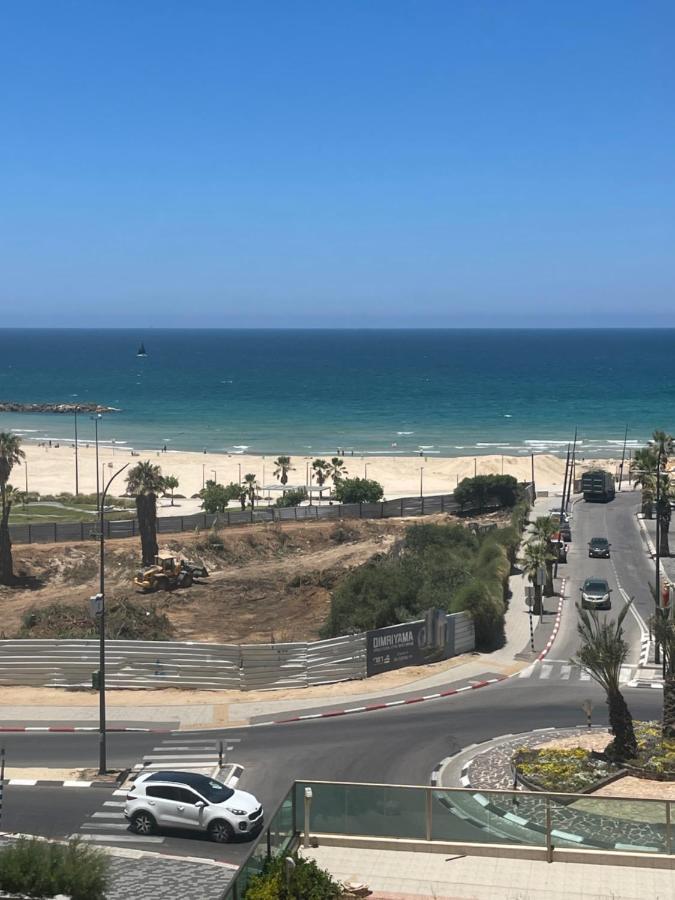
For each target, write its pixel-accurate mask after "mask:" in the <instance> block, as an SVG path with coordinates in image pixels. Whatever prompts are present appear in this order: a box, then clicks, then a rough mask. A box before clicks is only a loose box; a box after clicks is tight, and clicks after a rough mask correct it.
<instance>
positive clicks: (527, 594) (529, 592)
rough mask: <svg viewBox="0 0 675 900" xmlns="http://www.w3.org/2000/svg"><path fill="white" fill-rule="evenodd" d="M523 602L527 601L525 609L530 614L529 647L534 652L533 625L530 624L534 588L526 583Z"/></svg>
mask: <svg viewBox="0 0 675 900" xmlns="http://www.w3.org/2000/svg"><path fill="white" fill-rule="evenodd" d="M525 602H526V603H527V607H528V609H527V611H528V613H529V616H530V647H531V649H532V652H533V653H534V625H533V624H532V604H533V603H534V588H533V587H532V586H531V585H529V584H528V585H527V587H526V588H525Z"/></svg>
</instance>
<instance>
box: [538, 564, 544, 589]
mask: <svg viewBox="0 0 675 900" xmlns="http://www.w3.org/2000/svg"><path fill="white" fill-rule="evenodd" d="M536 583H537V584H539V585H544V584H546V569H545V568H544V566H539V568H538V569H537V581H536Z"/></svg>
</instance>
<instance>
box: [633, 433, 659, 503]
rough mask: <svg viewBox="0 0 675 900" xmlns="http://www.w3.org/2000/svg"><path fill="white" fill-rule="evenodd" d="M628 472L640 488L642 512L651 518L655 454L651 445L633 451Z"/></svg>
mask: <svg viewBox="0 0 675 900" xmlns="http://www.w3.org/2000/svg"><path fill="white" fill-rule="evenodd" d="M630 473H631V478H632V479H633V481H634V483H635V484H639V485H640V487H641V488H642V514H643V516H645V517H646V518H648V519H651V517H652V511H653V503H654V497H655V496H656V454H655V453H654V450H653V448H652V447H641V448H640V449H639V450H636V451H635V455H634V456H633V459H632V460H631V464H630Z"/></svg>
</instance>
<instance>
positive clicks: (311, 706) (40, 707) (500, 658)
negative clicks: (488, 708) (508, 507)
mask: <svg viewBox="0 0 675 900" xmlns="http://www.w3.org/2000/svg"><path fill="white" fill-rule="evenodd" d="M557 502H559V498H556V497H541V498H539V499H538V500H537V501H536V503H535V505H534V508H533V510H532V513H531V518H532V519H534V518H536V517H537V516H542V515H546V514H547V513H548V511H549V510H550V508H551V507H552V506H553V505H555V504H556V503H557ZM509 585H510V590H511V599H510V602H509V605H508V609H507V611H506V617H505V634H506V643H505V645H504V647H502V648H501V649H500V650H496V651H494V652H493V653H471V654H465V655H463V656H459V657H455V658H454V659H450V660H445V661H444V662H441V663H436V664H434V665H431V666H425V667H416V668H411V669H399V670H398V671H395V672H388V673H386V674H385V675H380V676H376V677H374V678H371V679H368V680H367V681H358V682H356V681H352V682H342V683H338V684H332V685H323V686H321V687H319V688H313V689H310V688H295V689H290V690H283V691H265V692H255V693H253V692H252V693H250V694H247V693H241V692H239V691H218V692H216V691H179V690H174V689H167V690H165V691H162V692H158V691H154V692H153V691H148V692H139V691H110V692H109V693H108V719H109V721H110V724H111V725H112V724H115V725H122V724H124V725H125V726H126V725H131V726H136V727H138V726H141V725H148V724H151V725H154V726H157V725H161V726H163V727H167V726H168V727H174V728H182V729H188V728H189V729H200V728H226V727H241V726H246V725H249V724H262V723H264V722H268V721H278V720H282V719H283V720H286V719H294V718H297V717H299V716H302V715H311V716H318V715H320V714H321V713H328V714H336V713H341V714H347V713H349V712H352V711H354V712H365V711H368V710H369V708H370V707H372V706H374V707H378V708H379V707H381V706H383V705H384V704H386V703H389V704H395V703H401V704H403V703H406V702H408V703H410V702H418V701H421V700H425V699H434V698H435V697H436V696H438V694H442V693H443V692H451V693H454V692H455V691H456V690H468V689H470V688H472V687H477V686H483V685H484V684H485V683H486V682H489V681H499V680H502V679H503V678H508V677H509V676H511V675H514V674H516V673H518V672H519V671H521V670H522V669H523V668H525V667H526V666H527V665H529V664H531V662H532V661H533V660H534V659H536V658H537V656H538V654H539V653H540V652H541V651H542V649H543V648H544V647H545V646H546V644H547V642H548V640H549V637H550V635H551V632H552V630H553V628H554V622H555V618H556V615H555V614H556V611H557V608H558V598H557V597H552V598H549V599H548V600H547V601H546V605H545V609H546V614H545V615H544V616H543V623H542V624H541V625H540V624H539V623H538V622H537V621H536V619H535V621H534V625H535V628H536V631H535V653H534V654H533V653H532V652H531V648H530V623H529V615H528V608H527V605H526V603H525V587H526V585H527V577H526V576H525V575H524V574H523V573H520V572H519V573H518V574H515V575H512V576H511V578H510V582H509ZM97 721H98V696H97V695H96V694H95V693H94V692H79V691H78V692H72V691H55V690H53V689H49V688H45V689H22V688H9V687H7V688H4V687H0V727H3V726H4V727H11V726H17V725H26V724H28V723H31V724H34V725H40V724H45V723H50V724H55V725H75V724H77V725H81V726H86V725H91V724H93V723H96V722H97Z"/></svg>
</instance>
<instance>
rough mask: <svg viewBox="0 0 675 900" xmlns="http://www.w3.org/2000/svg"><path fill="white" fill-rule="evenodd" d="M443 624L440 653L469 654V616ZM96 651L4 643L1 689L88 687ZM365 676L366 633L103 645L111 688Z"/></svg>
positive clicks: (95, 647) (85, 646)
mask: <svg viewBox="0 0 675 900" xmlns="http://www.w3.org/2000/svg"><path fill="white" fill-rule="evenodd" d="M448 619H453V620H455V623H454V624H455V627H454V628H453V634H454V635H455V640H454V641H453V643H452V645H451V646H448V647H447V648H446V649H445V653H444V656H446V657H449V656H455V655H457V654H458V653H464V652H466V651H468V650H473V647H474V636H473V623H472V621H471V619H470V617H469V616H468V614H467V613H455V614H453V615H452V616H448ZM383 631H386V629H383ZM369 634H372V632H369ZM98 654H99V642H98V640H96V639H92V640H3V641H0V685H10V684H11V685H17V684H25V685H32V686H35V687H61V688H77V687H80V688H82V687H91V684H92V681H91V678H92V674H93V673H94V672H96V671H97V670H98V663H99V656H98ZM366 675H367V667H366V634H365V633H362V634H353V635H345V636H343V637H336V638H330V639H328V640H325V641H295V642H293V643H279V644H201V643H195V642H191V641H185V642H178V641H176V642H173V641H114V640H109V641H106V686H107V687H108V688H111V689H112V688H161V687H175V688H186V689H192V690H199V689H202V690H226V689H230V690H241V691H253V690H275V689H280V688H289V687H310V686H312V685H317V684H329V683H332V682H336V681H350V680H354V679H361V678H365V677H366Z"/></svg>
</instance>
